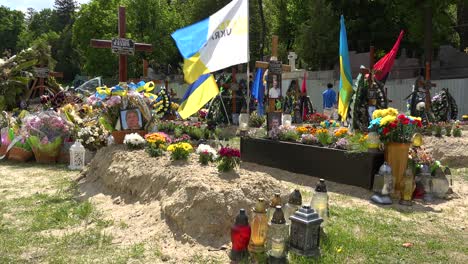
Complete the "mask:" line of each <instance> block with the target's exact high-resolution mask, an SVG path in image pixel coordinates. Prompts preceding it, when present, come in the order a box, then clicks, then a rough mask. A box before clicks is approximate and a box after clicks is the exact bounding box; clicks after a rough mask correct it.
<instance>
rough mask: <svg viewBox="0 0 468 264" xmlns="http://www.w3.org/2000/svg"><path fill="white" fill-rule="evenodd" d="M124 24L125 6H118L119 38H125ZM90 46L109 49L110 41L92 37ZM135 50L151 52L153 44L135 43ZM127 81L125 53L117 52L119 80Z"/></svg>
mask: <svg viewBox="0 0 468 264" xmlns="http://www.w3.org/2000/svg"><path fill="white" fill-rule="evenodd" d="M125 31H126V25H125V7H123V6H120V7H119V38H125V33H126V32H125ZM91 47H93V48H101V49H110V48H111V47H112V41H110V40H102V39H92V40H91ZM135 50H136V51H144V52H151V51H153V46H152V45H151V44H145V43H135ZM126 81H127V55H126V54H119V82H126Z"/></svg>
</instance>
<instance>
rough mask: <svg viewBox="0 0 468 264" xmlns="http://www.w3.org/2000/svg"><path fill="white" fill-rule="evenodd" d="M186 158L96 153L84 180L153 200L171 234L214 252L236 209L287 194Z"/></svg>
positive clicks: (258, 177) (258, 178) (263, 178)
mask: <svg viewBox="0 0 468 264" xmlns="http://www.w3.org/2000/svg"><path fill="white" fill-rule="evenodd" d="M191 156H192V157H191V158H190V159H189V160H188V161H187V162H180V161H171V160H170V158H169V156H164V157H159V158H150V157H148V154H146V153H145V152H144V150H137V151H128V150H127V149H126V147H125V146H111V147H106V148H103V149H101V150H99V151H98V153H97V154H96V156H95V158H94V160H93V161H92V163H91V164H90V165H89V167H88V169H87V170H86V171H85V172H84V174H85V175H86V180H87V181H93V182H94V181H100V182H102V183H103V184H104V185H105V186H106V187H107V188H108V189H110V190H111V191H112V192H115V193H116V194H118V195H119V196H120V194H122V193H124V194H129V195H131V196H132V197H137V198H138V199H139V200H140V201H142V202H152V201H155V200H157V201H158V202H159V203H160V205H161V214H162V216H161V218H162V219H164V220H165V221H166V223H167V224H168V225H169V226H170V227H172V228H171V230H173V231H175V232H179V233H180V234H187V235H189V236H190V237H192V238H194V239H195V240H197V241H198V242H199V243H202V244H205V245H211V246H213V247H217V246H220V245H223V244H225V243H226V242H228V241H229V234H230V232H229V230H230V226H231V225H232V222H233V219H234V218H235V216H236V215H237V213H238V212H239V209H240V208H249V207H251V206H252V205H253V204H254V203H255V201H256V200H257V199H258V197H263V198H265V199H267V198H270V197H272V196H273V194H274V192H275V191H280V192H281V193H282V194H283V195H285V194H287V193H289V192H290V190H288V189H286V188H285V187H284V185H283V184H281V181H279V180H277V179H275V178H274V177H272V176H270V175H269V174H267V173H264V172H258V171H251V170H245V169H242V168H241V169H238V170H237V171H236V172H231V173H218V171H217V169H216V167H215V166H201V165H199V163H198V162H197V160H196V156H195V155H191ZM283 199H286V197H283ZM156 213H157V212H156Z"/></svg>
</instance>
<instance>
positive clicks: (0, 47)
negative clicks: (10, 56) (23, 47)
mask: <svg viewBox="0 0 468 264" xmlns="http://www.w3.org/2000/svg"><path fill="white" fill-rule="evenodd" d="M24 27H25V23H24V15H23V13H22V12H20V11H16V10H10V9H9V8H7V7H4V6H0V39H1V42H0V54H1V53H3V51H5V50H9V51H10V52H12V53H16V51H17V47H16V42H17V41H18V39H19V35H20V33H21V31H22V30H23V28H24Z"/></svg>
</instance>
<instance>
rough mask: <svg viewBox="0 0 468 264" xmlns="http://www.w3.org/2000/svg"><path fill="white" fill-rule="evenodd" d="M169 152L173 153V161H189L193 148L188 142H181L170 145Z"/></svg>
mask: <svg viewBox="0 0 468 264" xmlns="http://www.w3.org/2000/svg"><path fill="white" fill-rule="evenodd" d="M167 151H169V152H171V158H172V159H173V160H187V159H188V157H189V155H190V153H191V152H192V151H193V147H192V145H190V144H189V143H187V142H179V143H174V144H171V145H169V147H167Z"/></svg>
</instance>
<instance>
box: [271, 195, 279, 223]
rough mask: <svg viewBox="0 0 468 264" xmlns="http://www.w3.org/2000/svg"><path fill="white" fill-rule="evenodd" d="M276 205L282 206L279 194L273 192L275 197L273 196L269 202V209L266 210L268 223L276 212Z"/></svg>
mask: <svg viewBox="0 0 468 264" xmlns="http://www.w3.org/2000/svg"><path fill="white" fill-rule="evenodd" d="M277 205H282V202H281V193H279V192H275V195H274V196H273V199H271V201H270V208H268V222H270V221H271V219H272V218H273V214H274V213H275V211H276V206H277Z"/></svg>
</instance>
